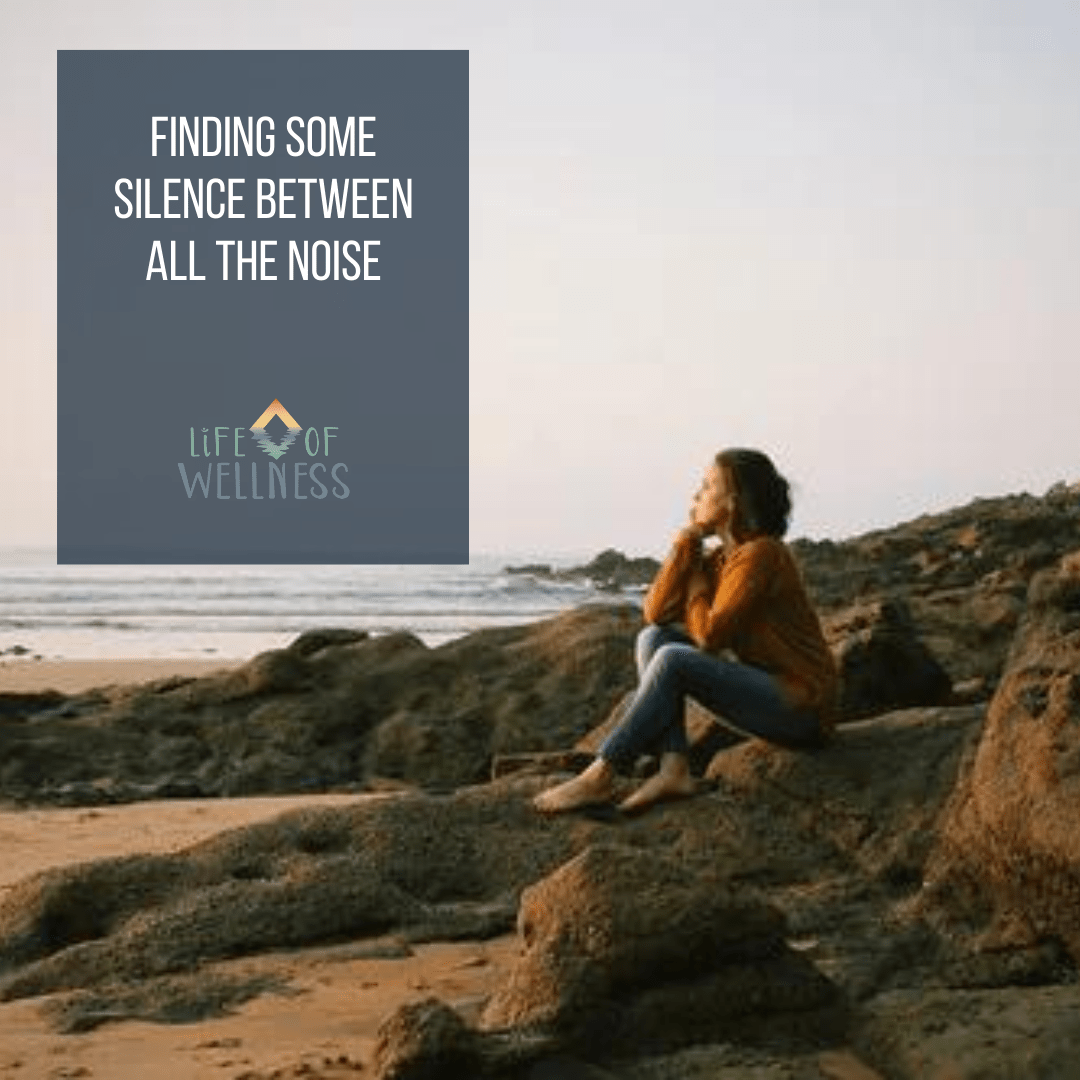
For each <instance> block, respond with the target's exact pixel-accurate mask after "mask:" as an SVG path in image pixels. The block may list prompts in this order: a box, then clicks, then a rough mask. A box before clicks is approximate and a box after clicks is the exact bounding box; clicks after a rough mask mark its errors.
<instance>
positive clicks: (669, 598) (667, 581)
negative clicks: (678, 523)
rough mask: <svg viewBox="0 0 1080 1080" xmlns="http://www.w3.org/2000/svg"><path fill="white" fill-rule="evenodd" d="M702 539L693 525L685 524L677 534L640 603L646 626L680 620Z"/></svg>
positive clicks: (700, 533)
mask: <svg viewBox="0 0 1080 1080" xmlns="http://www.w3.org/2000/svg"><path fill="white" fill-rule="evenodd" d="M701 539H702V532H701V530H700V529H699V528H697V527H696V526H694V525H687V526H686V527H685V528H684V529H681V530H680V531H679V533H678V534H677V535H676V537H675V542H674V543H673V544H672V546H671V551H670V552H668V557H667V558H666V559H665V560H664V563H663V565H662V566H661V567H660V569H659V570H658V571H657V574H656V577H655V578H653V583H652V585H650V586H649V591H648V592H647V593H646V594H645V599H644V600H643V601H642V614H643V615H644V617H645V621H646V622H647V623H670V622H680V621H681V620H682V619H683V617H684V615H685V609H686V599H687V585H688V583H689V580H690V575H691V573H692V572H693V571H694V570H696V569H699V568H700V565H701Z"/></svg>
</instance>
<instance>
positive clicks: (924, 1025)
mask: <svg viewBox="0 0 1080 1080" xmlns="http://www.w3.org/2000/svg"><path fill="white" fill-rule="evenodd" d="M853 1043H854V1045H855V1047H856V1049H857V1050H858V1052H859V1053H860V1055H861V1056H862V1057H864V1058H865V1059H866V1060H867V1061H869V1062H870V1063H871V1064H872V1065H874V1066H875V1067H876V1068H877V1069H879V1070H880V1071H881V1072H882V1073H883V1074H884V1075H885V1076H888V1077H890V1078H893V1080H976V1078H977V1080H1017V1078H1019V1077H1023V1080H1065V1078H1066V1077H1071V1076H1073V1075H1075V1073H1076V1064H1077V1062H1078V1061H1080V986H1077V985H1072V986H1047V987H1038V988H1034V989H1025V990H1017V989H1011V990H981V991H948V990H933V989H930V990H928V989H919V990H896V991H892V992H891V993H888V994H882V995H881V996H880V997H878V998H876V999H875V1000H874V1001H872V1002H870V1003H869V1004H868V1005H866V1006H865V1018H864V1019H863V1021H862V1022H861V1023H860V1024H859V1025H858V1027H857V1028H856V1030H855V1032H854V1035H853Z"/></svg>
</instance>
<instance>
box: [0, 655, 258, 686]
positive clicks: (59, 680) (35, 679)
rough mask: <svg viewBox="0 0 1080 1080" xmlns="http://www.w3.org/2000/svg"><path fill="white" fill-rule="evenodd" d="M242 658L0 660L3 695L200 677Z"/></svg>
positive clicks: (230, 665)
mask: <svg viewBox="0 0 1080 1080" xmlns="http://www.w3.org/2000/svg"><path fill="white" fill-rule="evenodd" d="M240 663H242V661H240V660H196V659H190V660H189V659H176V660H171V659H135V658H132V659H130V660H33V659H28V658H25V657H19V658H14V659H10V658H5V659H3V660H0V694H34V693H40V692H42V691H45V690H59V691H60V692H61V693H62V694H77V693H80V692H81V691H83V690H90V689H92V688H93V687H95V686H111V685H114V684H117V683H141V682H149V681H150V680H151V679H164V678H167V677H168V676H170V675H185V676H192V677H198V676H200V675H208V674H210V672H212V671H221V670H226V669H228V668H231V667H236V666H237V665H238V664H240Z"/></svg>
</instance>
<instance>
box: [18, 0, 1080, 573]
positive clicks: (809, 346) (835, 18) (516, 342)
mask: <svg viewBox="0 0 1080 1080" xmlns="http://www.w3.org/2000/svg"><path fill="white" fill-rule="evenodd" d="M104 48H109V49H117V48H120V49H162V48H179V49H224V48H230V49H242V48H252V49H255V48H275V49H280V48H292V49H323V48H335V49H339V48H355V49H400V48H410V49H415V48H419V49H440V48H447V49H468V50H469V67H470V116H469V123H470V207H469V215H470V216H469V226H470V269H469V273H470V385H469V393H470V416H469V422H470V548H471V550H473V551H477V552H522V553H537V554H540V553H548V552H594V551H597V550H600V549H601V548H605V547H609V546H615V547H619V548H621V549H623V550H625V551H627V552H630V553H634V554H646V553H648V554H657V555H658V554H662V552H663V550H664V549H665V548H666V546H667V543H668V540H669V538H670V536H671V534H672V533H673V532H674V530H675V529H677V528H678V526H679V525H680V524H681V523H682V522H683V521H684V520H685V517H686V511H687V506H688V502H689V497H690V495H691V493H692V491H693V490H694V489H695V488H696V486H697V484H698V482H699V480H700V476H701V473H702V472H703V470H704V468H705V467H706V466H707V464H708V463H709V461H710V459H711V458H712V456H713V455H714V454H715V452H716V451H717V450H720V449H722V448H723V447H725V446H755V447H759V448H761V449H763V450H765V451H766V452H768V453H769V454H770V455H771V456H772V457H773V459H774V460H775V462H776V463H777V465H778V467H779V468H780V470H781V471H782V472H783V473H785V475H787V477H788V478H789V480H790V481H791V482H792V484H793V490H794V495H795V513H794V515H793V522H792V535H798V536H811V537H831V538H833V539H840V538H843V537H845V536H849V535H853V534H855V533H858V532H863V531H866V530H868V529H873V528H881V527H886V526H889V525H892V524H895V523H897V522H899V521H902V520H906V519H908V518H911V517H914V516H917V515H918V514H921V513H924V512H932V511H936V510H942V509H945V508H948V507H950V506H954V505H958V504H961V503H964V502H967V501H969V500H970V499H973V498H975V497H982V496H992V495H999V494H1007V493H1011V492H1016V491H1023V490H1026V491H1031V492H1034V493H1037V494H1039V493H1042V492H1043V491H1044V490H1046V488H1048V487H1049V486H1050V485H1052V484H1054V483H1055V482H1057V481H1061V480H1064V481H1066V482H1075V481H1076V480H1077V479H1080V422H1077V414H1078V412H1080V348H1078V346H1080V258H1078V252H1080V5H1076V4H1072V3H1068V2H1064V0H1063V2H1050V0H1010V2H1001V0H905V2H904V3H894V2H879V0H832V2H830V0H743V2H734V0H731V2H726V0H712V2H708V3H694V2H689V0H663V2H649V3H640V2H639V3H634V2H617V3H616V2H611V3H606V2H605V3H601V2H595V0H576V2H573V3H563V2H561V0H555V2H552V0H546V2H536V3H531V2H529V3H515V2H512V0H499V2H491V3H469V2H464V0H439V2H433V3H416V2H411V0H402V2H395V3H393V4H387V3H368V2H359V3H356V2H354V3H345V2H338V0H304V2H302V3H299V2H297V3H292V2H283V0H278V2H273V0H253V2H233V3H208V2H198V0H184V2H175V3H164V2H156V0H137V2H121V0H114V2H111V3H105V2H99V3H93V4H88V3H82V2H60V0H53V2H48V0H45V2H43V0H33V2H28V0H6V2H5V3H4V4H3V5H0V230H2V232H0V235H2V245H0V252H2V258H0V389H2V391H3V406H4V416H5V424H4V430H5V431H6V432H7V438H6V440H5V441H6V453H5V461H6V467H5V468H4V469H3V470H2V473H0V507H2V509H0V545H15V544H25V545H31V544H34V545H50V544H51V543H52V542H53V541H54V538H55V493H56V447H55V441H56V420H55V398H56V373H55V364H56V329H55V322H56V211H55V199H56V181H55V171H56V50H57V49H104Z"/></svg>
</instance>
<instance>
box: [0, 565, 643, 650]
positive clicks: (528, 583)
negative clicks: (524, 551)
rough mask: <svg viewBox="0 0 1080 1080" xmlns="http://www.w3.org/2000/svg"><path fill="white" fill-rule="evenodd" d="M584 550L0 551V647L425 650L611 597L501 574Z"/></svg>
mask: <svg viewBox="0 0 1080 1080" xmlns="http://www.w3.org/2000/svg"><path fill="white" fill-rule="evenodd" d="M589 557H590V556H588V555H583V556H581V557H580V558H574V557H561V558H560V557H550V556H549V557H545V556H535V555H530V556H524V557H514V556H501V555H475V556H472V557H471V559H470V562H469V564H468V565H467V566H57V565H56V564H55V554H54V553H53V552H51V551H42V550H28V549H9V550H7V551H4V550H2V549H0V655H3V656H12V655H27V656H40V657H42V658H45V659H65V660H78V659H121V658H170V659H171V658H178V657H187V658H203V659H214V658H217V657H221V658H223V659H230V660H231V659H246V658H248V657H250V656H252V655H254V654H255V653H257V652H262V651H263V650H265V649H273V648H280V647H281V646H283V645H287V644H288V643H289V642H290V641H292V640H293V638H295V637H296V636H297V635H298V634H300V633H301V632H302V631H304V630H310V629H313V628H316V627H326V626H343V627H352V628H355V629H358V630H366V631H368V632H369V633H373V634H383V633H388V632H390V631H394V630H409V631H411V632H412V633H414V634H416V635H417V637H419V638H420V639H421V640H422V641H424V642H425V643H426V644H427V645H432V646H433V645H438V644H441V643H443V642H445V641H449V640H451V639H453V638H456V637H459V636H461V635H463V634H467V633H469V632H470V631H472V630H479V629H481V628H483V627H489V626H512V625H517V624H521V623H527V622H532V621H534V620H536V619H540V618H543V617H545V616H548V615H553V614H556V613H557V612H559V611H563V610H566V609H567V608H570V607H575V606H577V605H578V604H582V603H585V602H587V601H590V600H597V599H607V600H611V599H613V598H614V597H613V596H612V594H611V593H602V592H600V591H598V590H597V589H595V588H593V586H591V585H590V584H588V583H586V582H556V581H547V580H543V579H542V578H536V577H533V576H529V575H517V574H507V573H505V570H504V568H505V567H506V566H507V565H523V564H527V563H529V564H531V563H550V564H551V565H552V566H555V567H564V566H573V565H579V564H581V563H584V562H587V561H588V559H589ZM625 598H626V599H639V598H640V593H639V592H638V593H634V592H628V593H627V594H625Z"/></svg>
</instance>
